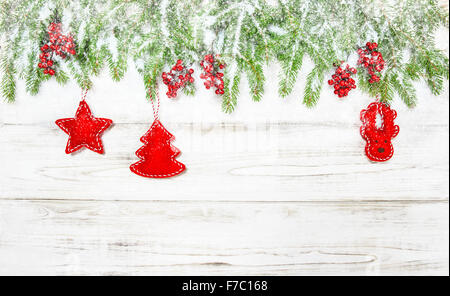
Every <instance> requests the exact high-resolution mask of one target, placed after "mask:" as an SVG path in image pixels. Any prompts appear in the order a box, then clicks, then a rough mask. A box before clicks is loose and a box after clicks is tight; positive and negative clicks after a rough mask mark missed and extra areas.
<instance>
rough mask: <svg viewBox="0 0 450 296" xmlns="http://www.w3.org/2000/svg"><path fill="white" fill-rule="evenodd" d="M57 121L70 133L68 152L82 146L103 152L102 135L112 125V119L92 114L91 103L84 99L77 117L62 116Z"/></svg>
mask: <svg viewBox="0 0 450 296" xmlns="http://www.w3.org/2000/svg"><path fill="white" fill-rule="evenodd" d="M55 123H56V124H57V125H58V126H59V127H60V128H61V129H62V130H63V131H64V132H66V134H68V135H69V140H68V141H67V146H66V153H67V154H69V153H72V152H75V151H77V150H79V149H80V148H82V147H86V148H88V149H90V150H92V151H94V152H97V153H100V154H103V152H104V151H103V144H102V140H101V139H100V135H101V134H102V133H103V132H104V131H105V130H106V129H107V128H108V127H110V126H111V124H112V120H111V119H107V118H95V117H94V116H92V113H91V110H90V109H89V105H88V104H87V103H86V102H85V101H84V100H83V101H81V102H80V106H79V107H78V110H77V113H76V114H75V118H62V119H58V120H56V122H55Z"/></svg>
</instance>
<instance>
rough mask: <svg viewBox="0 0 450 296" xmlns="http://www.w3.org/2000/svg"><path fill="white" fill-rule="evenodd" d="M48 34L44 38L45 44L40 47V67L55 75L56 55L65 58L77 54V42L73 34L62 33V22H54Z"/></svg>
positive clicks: (45, 71) (45, 72)
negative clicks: (74, 40)
mask: <svg viewBox="0 0 450 296" xmlns="http://www.w3.org/2000/svg"><path fill="white" fill-rule="evenodd" d="M47 34H48V36H47V37H46V39H45V40H44V43H45V44H44V45H43V46H41V48H40V49H41V54H40V55H39V59H40V62H39V64H38V67H39V68H41V69H44V71H43V73H44V74H48V75H51V76H53V75H55V69H54V58H55V56H60V57H61V59H65V58H66V57H67V56H68V55H69V54H71V55H75V53H76V52H75V43H74V42H73V37H72V36H70V35H68V36H65V35H62V34H61V23H54V22H52V23H51V24H50V25H49V27H48V32H47ZM52 67H53V68H52Z"/></svg>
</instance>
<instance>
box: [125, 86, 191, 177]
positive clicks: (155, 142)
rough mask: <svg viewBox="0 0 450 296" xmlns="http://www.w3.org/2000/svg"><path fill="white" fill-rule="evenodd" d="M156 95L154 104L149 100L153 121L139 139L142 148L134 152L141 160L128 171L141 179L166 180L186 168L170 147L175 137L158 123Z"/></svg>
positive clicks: (172, 147)
mask: <svg viewBox="0 0 450 296" xmlns="http://www.w3.org/2000/svg"><path fill="white" fill-rule="evenodd" d="M156 94H157V95H156V100H157V102H156V104H155V103H154V102H153V99H152V100H151V102H152V108H153V115H154V118H155V120H154V121H153V124H152V126H151V127H150V129H149V130H148V131H147V132H146V133H145V135H143V136H142V137H141V142H142V143H144V146H142V147H141V148H139V150H137V151H136V156H137V157H139V158H140V159H141V160H140V161H138V162H136V163H134V164H132V165H131V166H130V170H131V171H132V172H133V173H135V174H137V175H139V176H142V177H147V178H168V177H173V176H176V175H178V174H181V173H182V172H183V171H184V170H185V169H186V167H185V165H184V164H182V163H181V162H179V161H177V160H176V159H175V158H176V157H177V156H178V155H180V153H181V152H180V150H179V149H178V148H176V147H174V146H172V145H171V142H172V141H173V140H174V139H175V137H174V136H173V135H172V134H171V133H169V131H167V129H166V128H165V127H164V126H163V125H162V123H161V122H160V121H159V95H158V92H156Z"/></svg>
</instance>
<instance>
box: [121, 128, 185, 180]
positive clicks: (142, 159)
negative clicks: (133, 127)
mask: <svg viewBox="0 0 450 296" xmlns="http://www.w3.org/2000/svg"><path fill="white" fill-rule="evenodd" d="M156 125H160V126H161V127H162V129H163V131H164V133H165V134H166V135H167V136H168V137H169V140H167V141H166V144H167V145H169V146H170V147H172V148H175V149H176V151H175V152H176V153H175V154H174V155H172V156H171V157H170V160H172V161H174V162H175V163H178V164H180V165H181V168H180V169H179V170H178V171H176V172H173V173H170V174H161V175H152V174H146V173H144V172H142V171H140V170H138V169H137V168H135V167H136V166H137V165H139V164H141V163H143V162H145V159H144V158H141V157H139V156H138V155H137V153H138V151H139V150H141V149H143V147H141V148H139V149H138V150H137V151H136V153H135V154H136V156H137V157H139V158H140V160H139V161H138V162H136V163H133V164H132V165H130V170H131V171H132V172H133V173H136V174H138V175H141V176H143V177H149V178H165V177H172V176H175V175H178V174H180V173H181V172H183V171H184V170H185V169H186V166H185V165H184V164H183V163H181V162H179V161H178V160H176V159H175V158H176V157H177V156H179V154H180V153H181V151H180V150H179V149H178V148H176V147H174V146H172V145H171V144H170V142H171V141H173V140H174V139H175V137H174V135H172V134H171V133H169V132H168V131H167V129H166V128H165V127H164V125H162V123H161V122H160V121H159V120H158V119H155V121H154V122H153V124H152V126H151V127H150V129H149V130H148V131H147V132H146V133H145V134H144V135H143V136H142V137H141V139H145V136H147V134H149V133H150V132H151V131H152V130H153V128H154V127H155V126H156ZM142 143H144V144H145V145H148V144H149V142H148V141H142Z"/></svg>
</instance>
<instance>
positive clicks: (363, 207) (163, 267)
mask: <svg viewBox="0 0 450 296" xmlns="http://www.w3.org/2000/svg"><path fill="white" fill-rule="evenodd" d="M448 213H449V212H448V203H447V202H286V203H279V202H278V203H270V202H269V203H268V202H238V203H236V202H127V201H123V202H114V201H5V200H3V201H0V274H3V275H4V274H17V275H23V274H63V275H66V274H76V275H77V274H80V275H86V274H94V275H111V274H121V275H164V274H170V275H175V274H177V275H189V274H190V275H192V274H197V275H198V274H201V275H221V274H228V275H230V274H232V275H240V274H241V275H244V274H245V275H248V274H255V275H275V274H276V275H314V274H340V275H344V274H359V275H363V274H367V275H378V274H383V275H389V274H397V275H399V274H403V275H425V274H426V275H436V274H440V275H445V274H447V275H448V252H449V249H448V245H449V244H448V243H449V239H448V238H449V236H448V218H449V216H448Z"/></svg>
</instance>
